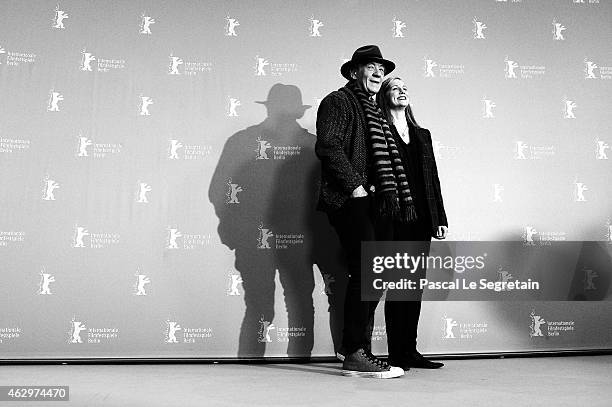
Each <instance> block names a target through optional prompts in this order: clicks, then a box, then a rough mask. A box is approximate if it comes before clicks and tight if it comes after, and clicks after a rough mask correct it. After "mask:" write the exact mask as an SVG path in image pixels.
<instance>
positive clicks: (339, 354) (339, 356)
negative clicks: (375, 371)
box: [336, 345, 372, 362]
mask: <svg viewBox="0 0 612 407" xmlns="http://www.w3.org/2000/svg"><path fill="white" fill-rule="evenodd" d="M364 350H365V351H366V352H370V353H372V350H371V348H370V347H369V346H367V345H366V347H365V348H364ZM344 358H346V349H344V346H340V349H338V350H337V351H336V359H338V360H339V361H340V362H344Z"/></svg>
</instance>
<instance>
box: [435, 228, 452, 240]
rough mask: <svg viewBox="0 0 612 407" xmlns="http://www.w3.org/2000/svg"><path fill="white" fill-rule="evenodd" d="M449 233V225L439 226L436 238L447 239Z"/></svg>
mask: <svg viewBox="0 0 612 407" xmlns="http://www.w3.org/2000/svg"><path fill="white" fill-rule="evenodd" d="M447 234H448V227H446V226H438V227H437V229H436V230H435V234H434V236H433V237H434V238H435V239H438V240H442V239H446V235H447Z"/></svg>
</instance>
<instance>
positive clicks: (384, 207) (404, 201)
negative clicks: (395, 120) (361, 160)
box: [347, 81, 417, 223]
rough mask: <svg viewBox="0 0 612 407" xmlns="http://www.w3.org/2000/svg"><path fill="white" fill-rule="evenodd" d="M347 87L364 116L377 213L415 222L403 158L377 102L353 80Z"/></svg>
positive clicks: (405, 221)
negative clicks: (356, 100) (354, 96)
mask: <svg viewBox="0 0 612 407" xmlns="http://www.w3.org/2000/svg"><path fill="white" fill-rule="evenodd" d="M347 87H348V88H349V89H350V90H351V91H352V92H353V93H354V94H355V95H356V96H357V99H358V100H359V103H360V104H361V107H362V108H363V111H364V113H365V116H366V123H367V126H368V137H369V145H370V149H369V150H370V154H371V158H372V170H373V173H374V174H373V175H374V177H375V179H374V185H375V187H376V201H375V202H376V214H377V216H381V217H391V218H392V219H394V220H398V221H400V222H402V223H408V222H413V221H415V220H416V217H417V215H416V209H415V207H414V201H413V199H412V196H411V194H410V187H409V186H408V179H407V178H406V172H405V171H404V166H403V165H402V159H401V156H400V154H399V151H398V149H397V145H396V144H395V140H394V139H393V134H391V130H390V129H389V125H388V124H387V122H386V120H385V119H384V118H383V117H384V116H383V114H382V112H381V110H380V108H379V107H378V106H377V105H376V103H375V102H374V101H373V100H372V99H370V98H369V97H368V95H367V94H366V93H365V92H364V91H363V90H361V88H359V86H358V84H357V83H356V82H355V81H353V82H352V83H349V84H348V85H347Z"/></svg>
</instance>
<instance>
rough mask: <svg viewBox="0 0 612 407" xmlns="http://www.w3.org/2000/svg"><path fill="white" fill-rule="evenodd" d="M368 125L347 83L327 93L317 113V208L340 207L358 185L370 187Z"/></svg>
mask: <svg viewBox="0 0 612 407" xmlns="http://www.w3.org/2000/svg"><path fill="white" fill-rule="evenodd" d="M367 131H368V130H367V124H366V119H365V113H364V112H363V108H362V107H361V105H360V104H359V100H358V99H357V97H356V96H355V94H353V92H351V91H350V90H349V89H348V88H347V87H346V86H345V87H343V88H340V89H339V90H337V91H334V92H332V93H330V94H329V95H327V96H326V97H325V98H324V99H323V100H322V101H321V104H320V105H319V110H318V112H317V142H316V144H315V152H316V154H317V157H319V159H320V160H321V187H320V191H319V202H318V205H317V209H319V210H322V211H326V212H331V211H334V210H336V209H339V208H340V207H341V206H342V205H343V204H344V203H345V202H346V201H347V200H348V199H349V198H350V196H351V193H352V192H353V190H355V188H357V187H358V186H359V185H363V187H364V188H367V187H368V173H369V169H368V151H367V144H366V137H367Z"/></svg>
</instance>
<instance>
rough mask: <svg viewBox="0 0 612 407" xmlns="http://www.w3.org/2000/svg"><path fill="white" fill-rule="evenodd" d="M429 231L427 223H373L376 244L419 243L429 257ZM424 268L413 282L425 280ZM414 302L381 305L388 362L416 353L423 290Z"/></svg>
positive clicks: (418, 292)
mask: <svg viewBox="0 0 612 407" xmlns="http://www.w3.org/2000/svg"><path fill="white" fill-rule="evenodd" d="M432 231H433V230H432V227H431V225H429V223H428V222H422V221H417V222H416V223H411V224H408V225H404V224H400V223H396V222H388V221H387V222H377V224H376V237H377V240H389V241H418V242H423V244H422V245H420V247H419V249H420V250H418V252H417V253H415V254H414V255H415V256H416V255H419V254H420V253H423V254H424V255H425V256H428V255H429V248H430V244H431V235H432ZM425 273H426V269H425V267H423V268H421V269H419V270H418V271H417V272H416V273H415V279H416V280H417V282H418V279H420V278H425ZM416 294H417V295H416V298H415V300H414V301H385V322H386V324H387V348H388V350H389V360H392V361H394V362H405V361H406V360H407V359H410V355H411V354H412V353H413V352H416V342H417V328H418V325H419V315H420V314H421V298H422V295H423V290H418V291H417V293H416Z"/></svg>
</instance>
